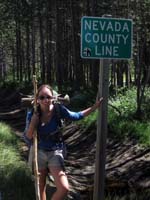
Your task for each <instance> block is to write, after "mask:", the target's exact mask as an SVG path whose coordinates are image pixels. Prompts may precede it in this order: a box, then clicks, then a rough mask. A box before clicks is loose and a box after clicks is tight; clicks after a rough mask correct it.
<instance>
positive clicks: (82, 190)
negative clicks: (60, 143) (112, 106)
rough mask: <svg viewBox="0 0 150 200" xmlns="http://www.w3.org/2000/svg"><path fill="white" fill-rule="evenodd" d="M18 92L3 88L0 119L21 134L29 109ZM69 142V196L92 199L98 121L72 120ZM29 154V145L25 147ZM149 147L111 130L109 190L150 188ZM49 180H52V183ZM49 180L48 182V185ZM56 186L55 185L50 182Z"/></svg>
mask: <svg viewBox="0 0 150 200" xmlns="http://www.w3.org/2000/svg"><path fill="white" fill-rule="evenodd" d="M21 98H22V95H20V93H19V92H14V91H11V92H8V91H6V90H4V91H1V97H0V121H5V122H6V123H7V124H9V125H11V127H12V128H13V129H14V131H15V133H16V135H18V137H21V136H22V133H23V130H24V127H25V118H26V109H25V108H22V107H21ZM64 139H65V142H66V144H67V151H68V153H67V157H66V160H65V165H66V173H67V175H68V178H69V182H70V184H71V188H72V189H71V193H70V197H69V199H77V200H79V199H82V200H84V199H85V200H91V199H92V196H93V185H94V172H95V151H96V124H92V125H91V126H90V127H87V128H86V129H82V128H81V127H80V126H79V125H78V124H76V123H70V124H69V125H67V126H66V127H65V129H64ZM22 153H23V156H25V157H27V153H28V148H27V146H26V145H25V144H24V145H23V147H22ZM149 171H150V148H143V147H141V146H140V145H139V144H138V142H137V141H136V140H135V139H134V138H126V140H123V141H120V140H118V139H117V138H116V139H115V138H112V137H111V134H110V133H109V131H108V137H107V148H106V191H107V192H112V193H114V192H117V191H123V192H125V191H131V192H132V191H133V192H136V191H138V192H140V191H143V190H145V189H147V188H150V173H149ZM49 183H50V182H49ZM49 183H48V185H49ZM50 185H53V184H50Z"/></svg>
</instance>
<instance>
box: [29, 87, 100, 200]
mask: <svg viewBox="0 0 150 200" xmlns="http://www.w3.org/2000/svg"><path fill="white" fill-rule="evenodd" d="M53 98H54V97H53V89H52V88H51V87H50V86H49V85H42V86H40V87H39V89H38V91H37V95H36V99H35V101H36V102H37V110H38V111H37V113H33V114H32V113H29V114H28V121H29V125H28V128H27V129H26V133H25V134H26V135H25V137H26V138H27V139H28V140H32V139H33V133H34V130H35V129H36V130H37V136H38V169H39V173H40V179H39V187H40V197H41V200H46V176H47V173H48V171H49V172H50V174H51V175H52V177H53V178H54V182H55V185H56V192H55V193H54V194H53V196H52V200H64V199H65V197H66V196H67V194H68V191H69V183H68V178H67V175H66V173H65V170H64V157H63V149H64V143H63V140H62V137H61V134H60V131H59V128H58V127H59V124H58V123H59V122H58V119H57V114H56V109H55V106H54V104H53ZM101 102H102V98H100V99H99V100H97V101H96V103H95V104H94V105H93V106H91V107H89V108H87V109H85V110H82V111H80V112H73V111H70V110H69V109H68V108H66V107H65V106H64V105H62V104H59V110H60V117H61V118H62V119H70V120H72V121H75V120H81V119H83V118H84V117H86V116H88V115H89V114H90V113H92V112H93V111H95V110H96V109H97V108H99V107H100V104H101Z"/></svg>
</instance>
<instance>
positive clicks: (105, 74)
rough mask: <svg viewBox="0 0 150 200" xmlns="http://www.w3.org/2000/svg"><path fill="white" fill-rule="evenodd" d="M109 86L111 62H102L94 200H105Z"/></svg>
mask: <svg viewBox="0 0 150 200" xmlns="http://www.w3.org/2000/svg"><path fill="white" fill-rule="evenodd" d="M108 85H109V61H108V60H100V70H99V96H100V97H103V98H104V101H103V103H102V105H101V108H100V110H101V111H99V114H98V119H97V140H96V161H95V179H94V194H93V200H103V199H104V187H105V160H106V138H107V110H108V109H107V105H108V93H109V89H108Z"/></svg>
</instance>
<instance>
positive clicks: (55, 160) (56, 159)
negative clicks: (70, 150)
mask: <svg viewBox="0 0 150 200" xmlns="http://www.w3.org/2000/svg"><path fill="white" fill-rule="evenodd" d="M50 167H60V168H62V169H63V170H64V157H63V152H62V150H55V151H47V150H43V149H39V150H38V168H39V170H40V169H47V168H50Z"/></svg>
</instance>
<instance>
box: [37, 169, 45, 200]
mask: <svg viewBox="0 0 150 200" xmlns="http://www.w3.org/2000/svg"><path fill="white" fill-rule="evenodd" d="M39 173H40V180H39V184H40V185H39V186H40V196H41V200H46V176H47V170H46V169H42V170H39Z"/></svg>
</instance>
